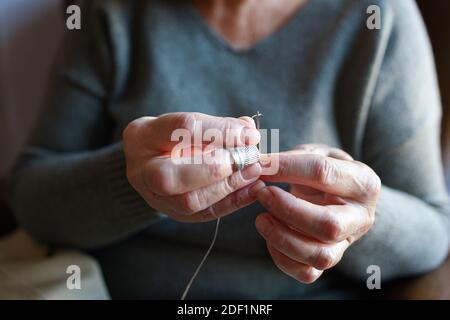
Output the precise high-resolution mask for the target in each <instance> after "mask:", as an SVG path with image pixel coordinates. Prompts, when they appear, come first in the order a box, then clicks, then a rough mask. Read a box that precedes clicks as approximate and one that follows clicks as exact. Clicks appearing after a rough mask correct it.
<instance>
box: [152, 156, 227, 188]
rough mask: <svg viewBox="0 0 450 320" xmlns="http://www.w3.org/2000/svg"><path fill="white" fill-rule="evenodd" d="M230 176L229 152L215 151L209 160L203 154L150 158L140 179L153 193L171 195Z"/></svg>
mask: <svg viewBox="0 0 450 320" xmlns="http://www.w3.org/2000/svg"><path fill="white" fill-rule="evenodd" d="M232 174H233V166H232V162H231V155H230V152H229V151H228V150H225V149H217V150H215V151H214V152H213V155H212V156H208V158H206V156H204V155H203V154H200V155H199V156H197V155H194V156H193V157H183V158H170V157H154V158H151V159H150V160H149V161H148V162H147V164H146V166H145V170H144V172H143V175H144V177H143V179H144V184H145V185H146V186H147V187H148V188H149V189H150V190H152V191H153V192H154V193H157V194H159V195H162V196H171V195H178V194H183V193H186V192H190V191H193V190H197V189H199V188H202V187H205V186H208V185H210V184H212V183H215V182H218V181H221V180H223V179H225V178H227V177H229V176H231V175H232Z"/></svg>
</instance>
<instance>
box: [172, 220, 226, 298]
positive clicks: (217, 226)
mask: <svg viewBox="0 0 450 320" xmlns="http://www.w3.org/2000/svg"><path fill="white" fill-rule="evenodd" d="M219 225H220V218H217V223H216V231H215V232H214V237H213V239H212V241H211V244H210V245H209V248H208V251H206V253H205V255H204V256H203V259H202V261H200V264H199V265H198V267H197V269H196V270H195V272H194V274H193V275H192V277H191V280H189V282H188V284H187V286H186V289H184V292H183V295H182V296H181V300H184V299H186V296H187V294H188V293H189V290H190V289H191V286H192V284H193V283H194V280H195V278H196V277H197V275H198V273H199V272H200V269H201V268H202V267H203V264H204V263H205V261H206V259H207V258H208V256H209V254H210V253H211V250H212V248H213V247H214V244H215V243H216V239H217V235H218V234H219Z"/></svg>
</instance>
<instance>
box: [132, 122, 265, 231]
mask: <svg viewBox="0 0 450 320" xmlns="http://www.w3.org/2000/svg"><path fill="white" fill-rule="evenodd" d="M200 127H201V130H202V131H201V134H202V136H203V133H204V132H205V131H207V130H208V129H214V130H216V132H217V130H218V131H220V132H221V134H223V136H224V137H225V136H226V135H227V134H228V132H229V131H230V130H234V132H236V131H237V130H238V131H239V132H241V134H240V135H239V137H240V138H238V139H237V141H236V143H237V145H238V146H243V145H244V144H245V143H247V144H250V145H256V144H257V143H258V142H259V139H260V136H259V132H258V131H257V130H256V128H255V124H254V122H253V120H252V119H251V118H249V117H242V118H239V119H237V118H221V117H214V116H209V115H205V114H201V113H169V114H165V115H162V116H160V117H157V118H155V117H143V118H139V119H137V120H134V121H132V122H131V123H130V124H129V125H128V126H127V127H126V128H125V130H124V132H123V145H124V152H125V158H126V166H127V178H128V181H129V182H130V184H131V185H132V186H133V188H134V189H135V190H136V191H137V192H138V193H139V194H140V195H141V196H142V197H143V198H144V200H145V201H146V202H147V203H148V204H149V206H151V207H152V208H153V209H155V210H158V211H160V212H162V213H164V214H166V215H167V216H169V217H170V218H172V219H174V220H177V221H180V222H206V221H210V220H214V219H216V218H218V217H222V216H225V215H227V214H230V213H232V212H234V211H236V210H238V209H240V208H242V207H245V206H247V205H249V204H251V203H252V202H254V201H255V200H256V194H257V193H258V191H259V190H260V189H261V188H263V187H264V183H263V182H262V181H261V180H259V177H260V175H261V167H260V165H259V164H258V163H256V164H253V165H251V166H249V167H247V168H245V169H244V170H242V171H237V172H233V167H232V165H231V163H230V161H227V160H229V159H228V158H226V157H229V153H228V151H226V150H223V149H219V150H217V151H216V153H215V157H218V160H219V161H214V163H209V162H208V163H205V162H202V163H200V164H197V163H195V164H193V163H191V164H180V163H179V162H178V161H173V160H174V159H173V158H172V157H171V156H170V153H171V151H172V149H173V148H174V147H175V146H176V145H177V144H178V143H179V141H171V140H172V139H171V136H172V133H173V132H174V130H176V129H184V130H187V132H189V133H190V134H191V136H192V137H193V136H194V133H196V132H197V131H198V128H200ZM197 134H198V132H197ZM224 141H225V140H224ZM216 159H217V158H216ZM221 160H223V161H221Z"/></svg>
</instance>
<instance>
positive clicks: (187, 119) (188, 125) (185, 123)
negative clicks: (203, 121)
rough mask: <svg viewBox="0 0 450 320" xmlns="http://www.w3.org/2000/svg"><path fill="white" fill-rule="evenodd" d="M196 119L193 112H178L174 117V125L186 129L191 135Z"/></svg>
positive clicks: (196, 116)
mask: <svg viewBox="0 0 450 320" xmlns="http://www.w3.org/2000/svg"><path fill="white" fill-rule="evenodd" d="M197 119H198V115H197V114H196V113H195V112H185V113H180V114H179V115H178V116H177V117H176V119H175V122H176V123H175V127H176V128H179V129H185V130H188V131H189V133H191V134H192V135H193V134H194V131H195V126H196V122H197Z"/></svg>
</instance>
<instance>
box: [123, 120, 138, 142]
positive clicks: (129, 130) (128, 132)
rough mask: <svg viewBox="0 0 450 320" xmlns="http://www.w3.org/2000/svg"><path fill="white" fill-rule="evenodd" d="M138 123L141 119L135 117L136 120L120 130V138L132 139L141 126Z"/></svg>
mask: <svg viewBox="0 0 450 320" xmlns="http://www.w3.org/2000/svg"><path fill="white" fill-rule="evenodd" d="M140 123H141V120H140V119H136V120H133V121H131V122H130V123H129V124H128V125H127V126H126V127H125V129H124V130H123V132H122V138H123V140H124V141H129V140H130V139H132V138H133V137H134V136H135V135H136V133H137V131H138V129H139V127H140V126H141V124H140Z"/></svg>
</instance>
